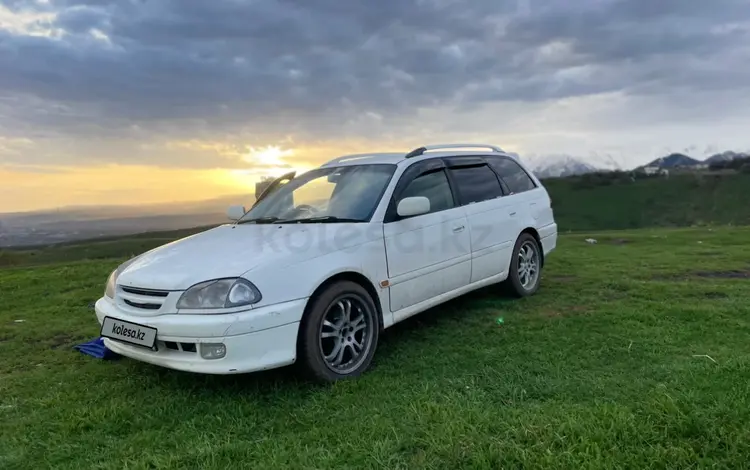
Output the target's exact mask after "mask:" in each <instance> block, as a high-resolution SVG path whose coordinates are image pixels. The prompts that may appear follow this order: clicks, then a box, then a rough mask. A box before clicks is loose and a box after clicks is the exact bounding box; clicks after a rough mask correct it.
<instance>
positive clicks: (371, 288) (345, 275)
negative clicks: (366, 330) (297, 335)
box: [302, 271, 385, 330]
mask: <svg viewBox="0 0 750 470" xmlns="http://www.w3.org/2000/svg"><path fill="white" fill-rule="evenodd" d="M339 281H350V282H354V283H355V284H359V285H360V286H362V287H363V288H364V289H365V290H366V291H367V293H368V294H369V295H370V298H372V302H373V303H374V304H375V308H376V309H377V314H378V320H379V328H380V329H381V330H382V329H383V322H384V320H385V319H384V318H383V308H382V305H380V296H379V295H378V291H377V289H376V288H375V285H374V284H373V283H372V282H371V281H370V280H369V279H368V278H367V276H365V275H364V274H362V273H358V272H356V271H342V272H340V273H336V274H334V275H332V276H329V277H328V279H326V280H325V281H323V282H321V283H320V285H318V287H316V288H315V290H314V291H313V293H312V294H311V295H310V298H309V299H308V300H307V304H306V305H305V311H304V313H303V314H302V315H303V317H304V316H305V315H307V313H308V311H309V309H310V308H311V306H312V303H313V301H314V300H315V298H316V297H317V296H319V295H320V294H321V293H322V292H323V291H324V290H325V289H326V288H327V287H328V286H330V285H332V284H334V283H336V282H339Z"/></svg>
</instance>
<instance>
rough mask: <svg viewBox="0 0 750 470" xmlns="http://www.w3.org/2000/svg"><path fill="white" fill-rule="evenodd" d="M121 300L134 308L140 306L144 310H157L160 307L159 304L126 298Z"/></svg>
mask: <svg viewBox="0 0 750 470" xmlns="http://www.w3.org/2000/svg"><path fill="white" fill-rule="evenodd" d="M122 300H123V302H125V303H126V304H128V305H130V306H131V307H135V308H142V309H146V310H159V308H161V304H149V303H141V302H133V301H132V300H128V299H122Z"/></svg>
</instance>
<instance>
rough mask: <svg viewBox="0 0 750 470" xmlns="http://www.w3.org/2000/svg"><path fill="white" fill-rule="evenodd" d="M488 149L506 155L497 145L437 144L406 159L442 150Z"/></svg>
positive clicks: (411, 154)
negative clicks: (429, 151)
mask: <svg viewBox="0 0 750 470" xmlns="http://www.w3.org/2000/svg"><path fill="white" fill-rule="evenodd" d="M472 147H475V148H486V149H490V150H492V151H493V152H497V153H505V150H503V149H501V148H500V147H498V146H496V145H489V144H436V145H425V146H423V147H418V148H415V149H414V150H412V151H411V152H409V153H407V154H406V156H405V157H404V158H413V157H418V156H420V155H422V154H424V153H425V152H427V151H428V150H440V149H457V148H472Z"/></svg>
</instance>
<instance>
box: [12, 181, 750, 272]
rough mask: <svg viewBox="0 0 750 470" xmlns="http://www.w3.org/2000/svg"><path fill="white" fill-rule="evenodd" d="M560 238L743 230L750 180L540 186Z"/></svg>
mask: <svg viewBox="0 0 750 470" xmlns="http://www.w3.org/2000/svg"><path fill="white" fill-rule="evenodd" d="M544 184H545V186H546V187H547V189H548V190H549V192H550V196H551V197H552V206H553V208H554V210H555V217H556V218H557V222H558V225H559V227H560V231H561V232H569V231H572V232H580V231H600V230H621V229H635V228H644V227H686V226H694V225H750V203H748V197H749V196H750V173H729V174H718V173H711V172H695V173H687V174H673V175H671V176H670V177H669V178H668V179H667V178H664V177H656V176H654V177H648V178H646V177H640V178H638V179H636V180H635V181H633V180H632V179H631V177H630V175H629V174H628V173H618V172H613V173H604V174H588V175H583V176H575V177H567V178H553V179H547V180H544ZM206 228H207V227H199V228H192V229H183V230H175V231H167V232H151V233H144V234H138V235H131V236H122V237H107V238H99V239H96V240H89V241H84V242H80V241H79V242H69V243H61V244H57V245H52V246H48V247H36V248H23V249H13V250H2V249H0V266H16V265H22V264H24V265H28V264H40V263H49V262H65V261H74V260H79V259H106V258H115V257H119V258H122V257H128V256H130V255H134V254H137V253H142V252H144V251H146V250H149V249H151V248H155V247H157V246H159V245H162V244H164V243H167V242H170V241H172V240H175V239H177V238H181V237H184V236H187V235H190V234H193V233H196V232H198V231H202V230H205V229H206Z"/></svg>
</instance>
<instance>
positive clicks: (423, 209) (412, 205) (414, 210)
mask: <svg viewBox="0 0 750 470" xmlns="http://www.w3.org/2000/svg"><path fill="white" fill-rule="evenodd" d="M428 212H430V200H429V199H427V198H426V197H424V196H415V197H405V198H403V199H401V201H399V203H398V206H397V207H396V213H397V214H398V215H399V217H412V216H415V215H422V214H426V213H428Z"/></svg>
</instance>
